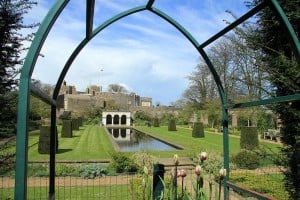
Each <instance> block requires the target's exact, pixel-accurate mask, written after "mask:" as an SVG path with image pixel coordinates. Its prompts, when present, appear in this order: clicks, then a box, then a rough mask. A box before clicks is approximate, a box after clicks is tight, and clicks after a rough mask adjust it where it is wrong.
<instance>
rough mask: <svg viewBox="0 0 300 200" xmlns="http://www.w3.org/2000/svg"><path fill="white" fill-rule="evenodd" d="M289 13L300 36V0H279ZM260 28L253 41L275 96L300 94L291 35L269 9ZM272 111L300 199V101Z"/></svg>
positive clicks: (289, 184)
mask: <svg viewBox="0 0 300 200" xmlns="http://www.w3.org/2000/svg"><path fill="white" fill-rule="evenodd" d="M260 2H261V0H256V1H254V2H253V3H248V6H250V7H251V6H254V5H257V4H258V3H260ZM278 2H279V3H280V5H281V7H282V8H283V10H284V12H285V13H286V15H287V17H288V19H289V21H290V23H291V25H292V26H293V28H294V30H295V32H296V33H297V34H298V39H299V33H300V23H299V21H300V0H291V1H284V0H278ZM257 23H258V27H257V29H256V30H255V34H253V35H252V37H253V38H252V39H253V41H254V42H255V44H257V45H256V47H257V48H258V47H260V48H261V49H262V51H263V52H264V58H263V61H264V62H265V63H266V65H267V66H268V67H267V70H268V71H269V74H270V81H271V82H272V86H273V88H274V93H275V94H274V96H284V95H290V94H295V93H299V91H300V66H299V64H297V62H296V58H295V55H294V53H293V51H292V47H291V45H290V43H289V39H288V34H287V33H286V32H285V31H282V30H283V28H282V27H281V24H280V23H279V22H278V20H276V18H274V13H273V12H272V11H271V10H270V9H265V10H264V11H262V12H261V13H259V15H258V19H257ZM260 44H263V46H262V45H260ZM273 110H274V111H275V112H276V113H277V114H278V115H279V117H280V120H281V122H282V127H281V135H282V142H283V144H284V148H283V149H282V153H283V155H285V159H284V160H283V161H282V164H283V165H284V166H286V167H287V168H288V170H287V171H286V172H285V173H286V181H285V183H286V184H285V185H286V189H287V190H288V191H289V194H290V198H291V199H300V168H299V165H300V155H299V154H300V150H299V140H298V138H299V137H300V101H293V102H288V103H280V104H276V105H275V106H274V107H273Z"/></svg>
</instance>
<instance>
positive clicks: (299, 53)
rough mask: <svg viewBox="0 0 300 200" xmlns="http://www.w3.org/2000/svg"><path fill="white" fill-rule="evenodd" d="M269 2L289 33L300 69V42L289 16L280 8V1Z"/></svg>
mask: <svg viewBox="0 0 300 200" xmlns="http://www.w3.org/2000/svg"><path fill="white" fill-rule="evenodd" d="M268 2H271V3H272V4H271V6H270V7H271V8H272V9H273V11H274V12H275V14H276V15H277V17H278V18H279V21H280V22H281V24H282V25H283V26H284V27H285V29H286V30H287V33H288V35H289V39H290V44H291V45H292V48H293V50H294V52H295V56H296V59H297V62H298V64H299V67H300V42H299V39H298V37H297V34H296V33H295V31H294V29H293V27H292V25H291V23H290V22H289V20H288V18H287V16H286V15H285V13H284V12H283V10H282V8H281V7H280V5H279V3H278V1H277V0H271V1H270V0H269V1H268Z"/></svg>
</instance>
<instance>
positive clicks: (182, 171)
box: [180, 169, 186, 178]
mask: <svg viewBox="0 0 300 200" xmlns="http://www.w3.org/2000/svg"><path fill="white" fill-rule="evenodd" d="M180 176H181V177H182V178H184V177H186V171H185V170H184V169H182V170H180Z"/></svg>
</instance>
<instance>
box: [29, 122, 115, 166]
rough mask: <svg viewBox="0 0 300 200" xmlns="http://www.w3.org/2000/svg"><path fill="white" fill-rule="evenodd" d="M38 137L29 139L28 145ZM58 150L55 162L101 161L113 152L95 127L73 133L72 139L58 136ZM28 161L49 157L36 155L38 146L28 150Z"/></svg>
mask: <svg viewBox="0 0 300 200" xmlns="http://www.w3.org/2000/svg"><path fill="white" fill-rule="evenodd" d="M38 138H39V136H38V135H34V136H30V137H29V144H33V143H35V142H37V141H38ZM58 140H59V150H58V153H57V154H56V159H57V160H86V161H87V160H101V159H109V158H110V154H111V153H112V152H114V149H113V147H112V145H111V142H110V139H109V137H108V135H107V134H106V133H105V130H104V129H103V128H100V127H99V126H97V125H93V126H92V125H88V126H83V127H81V128H80V130H79V131H73V137H72V138H62V137H60V134H59V136H58ZM28 158H29V160H48V159H49V155H47V154H46V155H45V154H44V155H42V154H39V153H38V145H34V146H32V147H31V148H29V151H28Z"/></svg>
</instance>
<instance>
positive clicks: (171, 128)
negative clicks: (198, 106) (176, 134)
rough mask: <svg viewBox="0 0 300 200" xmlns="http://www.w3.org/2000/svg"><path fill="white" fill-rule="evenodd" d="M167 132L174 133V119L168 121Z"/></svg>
mask: <svg viewBox="0 0 300 200" xmlns="http://www.w3.org/2000/svg"><path fill="white" fill-rule="evenodd" d="M168 131H176V121H175V119H170V121H169V125H168Z"/></svg>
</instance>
